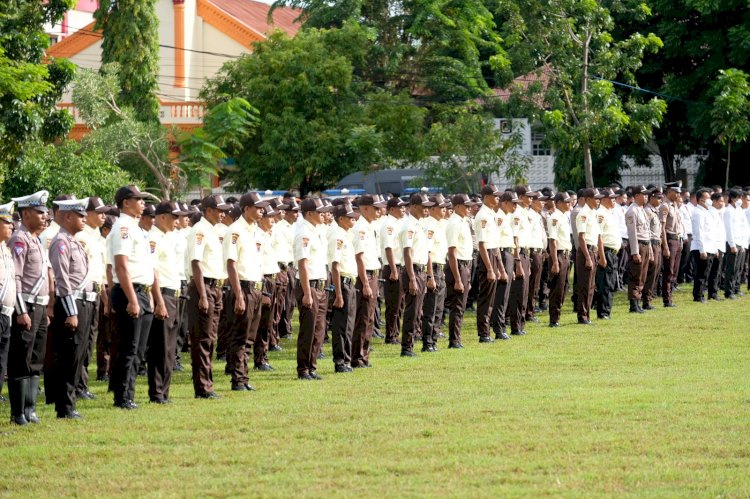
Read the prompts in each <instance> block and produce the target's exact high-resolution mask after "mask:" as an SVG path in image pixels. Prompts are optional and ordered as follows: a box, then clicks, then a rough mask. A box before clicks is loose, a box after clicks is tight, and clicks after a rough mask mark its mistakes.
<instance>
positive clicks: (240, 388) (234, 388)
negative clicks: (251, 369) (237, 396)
mask: <svg viewBox="0 0 750 499" xmlns="http://www.w3.org/2000/svg"><path fill="white" fill-rule="evenodd" d="M232 391H233V392H244V391H247V388H245V385H232ZM196 397H197V395H196ZM205 398H208V397H205Z"/></svg>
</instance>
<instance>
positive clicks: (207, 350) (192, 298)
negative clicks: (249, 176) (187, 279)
mask: <svg viewBox="0 0 750 499" xmlns="http://www.w3.org/2000/svg"><path fill="white" fill-rule="evenodd" d="M206 298H207V299H208V310H207V311H206V313H203V312H201V311H200V310H199V309H198V301H199V300H200V298H199V296H198V288H197V287H196V286H195V283H194V282H191V283H190V286H189V287H188V323H189V328H190V359H191V360H192V364H193V389H194V390H195V394H196V395H203V394H206V393H210V392H212V391H213V389H214V381H213V370H212V368H211V357H212V356H213V354H214V345H215V344H216V338H217V334H218V330H219V316H220V315H221V309H222V289H221V288H218V287H213V288H212V287H209V286H208V285H206Z"/></svg>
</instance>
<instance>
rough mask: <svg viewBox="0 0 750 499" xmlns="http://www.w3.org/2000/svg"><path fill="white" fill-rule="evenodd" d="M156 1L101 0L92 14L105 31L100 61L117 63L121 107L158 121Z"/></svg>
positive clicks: (100, 27)
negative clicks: (156, 93)
mask: <svg viewBox="0 0 750 499" xmlns="http://www.w3.org/2000/svg"><path fill="white" fill-rule="evenodd" d="M155 6H156V0H101V1H100V2H99V8H98V9H97V10H96V12H95V13H94V18H95V19H96V25H95V28H96V29H101V30H102V31H103V33H104V38H103V41H102V63H104V64H107V63H118V64H119V67H120V71H119V95H118V102H119V103H120V106H122V107H130V108H132V109H133V111H134V114H133V115H134V116H135V118H136V119H138V120H139V121H147V122H153V123H158V122H159V100H158V99H157V98H156V96H155V94H154V92H156V91H157V89H158V87H159V85H158V82H157V76H158V74H159V18H158V17H157V16H156V7H155Z"/></svg>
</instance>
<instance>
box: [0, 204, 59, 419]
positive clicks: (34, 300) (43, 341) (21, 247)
mask: <svg viewBox="0 0 750 499" xmlns="http://www.w3.org/2000/svg"><path fill="white" fill-rule="evenodd" d="M48 197H49V193H48V192H47V191H39V192H36V193H34V194H31V195H29V196H24V197H20V198H13V201H15V202H16V203H17V204H18V208H19V210H20V213H21V226H20V227H19V228H18V230H17V231H16V233H15V234H14V235H13V237H11V239H10V241H9V242H8V246H10V249H11V251H12V252H13V262H14V264H15V267H16V304H15V314H14V317H13V326H12V328H11V332H10V350H9V353H8V395H9V396H10V401H11V416H10V418H11V419H10V420H11V422H12V423H15V424H21V425H23V424H27V423H38V422H39V418H38V417H37V416H36V397H37V394H38V393H39V375H40V373H41V371H42V367H43V365H44V354H45V349H46V345H47V315H46V311H47V305H48V304H49V294H50V288H51V282H52V277H51V274H50V271H49V267H48V265H47V253H46V251H44V247H43V246H42V242H41V241H40V240H39V234H41V233H42V231H43V230H44V227H45V220H46V216H47V207H46V206H45V205H46V203H47V199H48Z"/></svg>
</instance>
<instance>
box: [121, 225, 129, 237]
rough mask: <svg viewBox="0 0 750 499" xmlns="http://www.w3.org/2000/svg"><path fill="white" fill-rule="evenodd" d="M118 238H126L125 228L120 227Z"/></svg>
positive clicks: (126, 229)
mask: <svg viewBox="0 0 750 499" xmlns="http://www.w3.org/2000/svg"><path fill="white" fill-rule="evenodd" d="M120 237H121V238H122V239H127V238H128V228H127V227H120Z"/></svg>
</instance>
